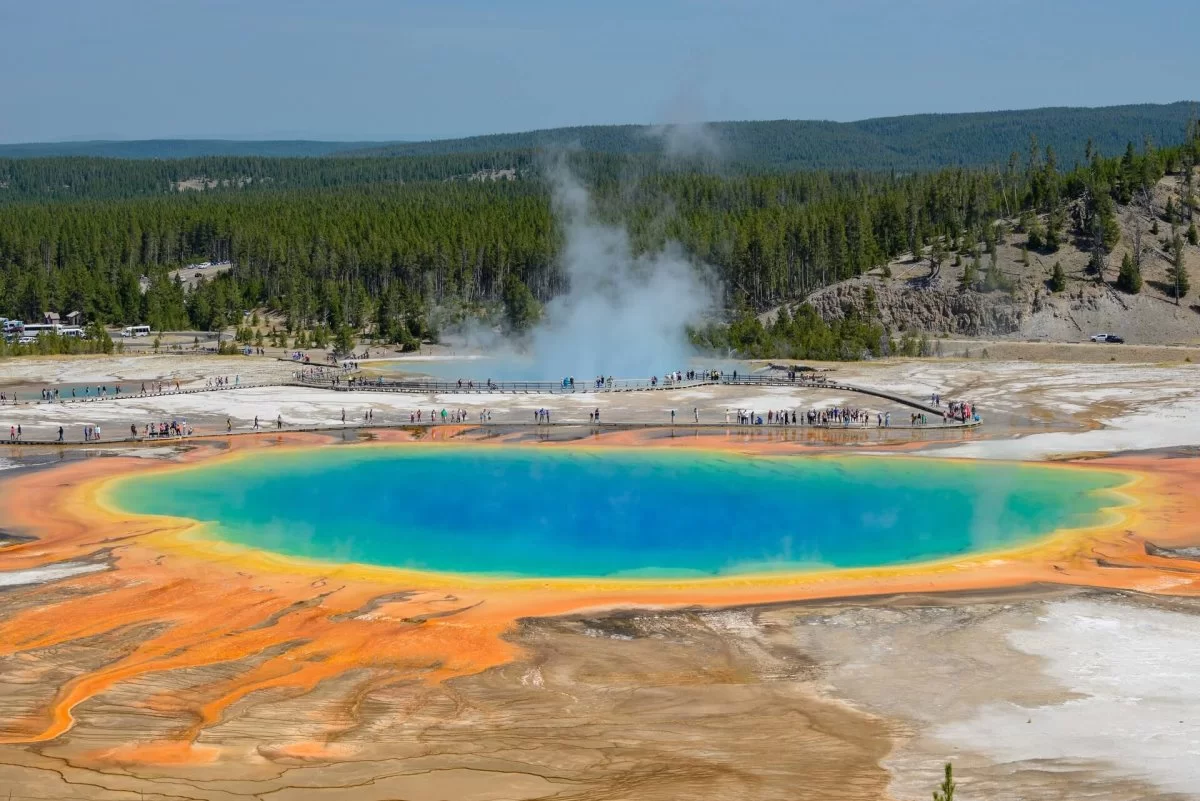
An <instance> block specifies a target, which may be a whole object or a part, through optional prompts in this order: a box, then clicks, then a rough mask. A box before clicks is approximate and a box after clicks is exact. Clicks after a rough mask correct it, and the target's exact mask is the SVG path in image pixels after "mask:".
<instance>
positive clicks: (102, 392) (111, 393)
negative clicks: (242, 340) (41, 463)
mask: <svg viewBox="0 0 1200 801" xmlns="http://www.w3.org/2000/svg"><path fill="white" fill-rule="evenodd" d="M228 380H229V379H228V378H225V379H216V380H215V382H214V380H212V379H210V380H209V382H208V383H207V384H206V387H207V388H208V389H219V388H222V387H225V386H229V385H230V384H228V383H218V382H228ZM179 391H180V383H179V381H178V380H177V379H169V380H166V381H151V382H150V385H149V386H147V385H146V382H145V381H143V382H142V383H141V389H140V390H139V391H138V395H141V396H148V395H161V394H163V393H165V392H179ZM68 392H69V393H70V394H68ZM38 395H39V400H38V401H37V402H38V403H65V402H68V401H94V400H105V399H108V398H120V397H122V396H124V397H126V398H128V397H132V396H131V394H130V393H129V392H128V391H126V390H125V389H124V388H123V387H122V386H121V385H120V384H114V385H112V386H111V387H110V386H108V385H107V384H97V385H96V386H82V387H80V386H75V387H69V388H67V387H43V388H41V389H40V390H38ZM30 397H31V398H32V395H31V396H30ZM9 402H11V403H13V404H16V403H18V402H20V398H19V397H18V396H17V393H16V391H15V390H4V391H0V403H9ZM33 402H34V401H33V400H28V401H25V403H33Z"/></svg>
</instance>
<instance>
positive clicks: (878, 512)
mask: <svg viewBox="0 0 1200 801" xmlns="http://www.w3.org/2000/svg"><path fill="white" fill-rule="evenodd" d="M1123 481H1124V479H1123V477H1122V476H1121V475H1120V474H1118V473H1111V472H1105V471H1096V470H1075V469H1062V468H1052V467H1045V466H1038V465H1017V464H998V463H987V462H980V463H976V462H961V461H949V460H940V459H932V458H923V459H913V458H890V457H845V458H844V457H811V456H770V457H762V456H742V455H737V454H732V453H726V452H721V451H695V450H665V449H653V448H652V449H644V450H632V449H631V450H626V449H593V450H589V449H582V448H581V449H573V448H539V447H503V446H456V445H415V446H413V445H397V446H369V447H355V446H340V447H326V448H315V449H305V450H294V451H275V452H258V453H252V454H247V455H245V456H240V457H236V458H234V459H231V460H225V461H215V462H212V463H210V464H205V465H199V466H196V467H192V468H185V469H182V470H173V471H163V472H160V473H157V474H155V473H145V474H140V475H135V476H131V477H129V478H126V479H122V480H120V481H118V482H117V483H116V484H115V485H114V487H113V489H112V494H111V496H110V498H111V500H112V501H113V502H114V503H115V504H116V505H117V506H118V507H120V508H123V509H125V510H128V511H132V512H138V513H145V514H159V515H172V516H177V517H185V518H192V519H194V520H197V521H201V522H203V523H204V524H205V531H206V533H207V535H209V536H213V537H217V538H220V539H222V540H226V541H229V542H233V543H238V544H241V545H246V546H251V547H253V548H258V549H265V550H269V551H275V552H278V553H281V554H287V555H291V556H300V557H307V558H312V559H321V560H326V561H332V562H355V563H365V564H372V565H384V566H392V567H400V568H410V569H417V570H428V571H440V572H448V573H465V574H485V575H498V576H525V577H564V578H565V577H619V576H621V577H631V576H632V577H646V578H661V577H679V576H697V577H701V576H719V575H729V574H739V573H760V572H766V571H796V570H807V569H816V568H828V567H867V566H883V565H899V564H907V563H912V562H919V561H924V560H930V559H938V558H942V557H950V556H957V555H961V554H966V553H971V552H980V551H991V550H997V549H1003V548H1010V547H1013V546H1019V545H1023V544H1027V543H1030V542H1032V541H1034V540H1036V539H1038V538H1040V537H1044V536H1047V535H1049V534H1051V533H1053V532H1054V531H1056V530H1059V529H1063V528H1075V527H1082V526H1088V525H1096V524H1098V523H1101V522H1103V521H1104V520H1105V517H1104V510H1105V509H1106V508H1111V507H1113V506H1117V505H1119V504H1120V499H1119V497H1118V496H1117V495H1116V494H1114V493H1112V492H1109V491H1108V490H1111V489H1112V488H1114V487H1116V486H1118V485H1119V484H1121V483H1123Z"/></svg>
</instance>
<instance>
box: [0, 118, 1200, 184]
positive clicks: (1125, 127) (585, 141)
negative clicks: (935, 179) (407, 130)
mask: <svg viewBox="0 0 1200 801" xmlns="http://www.w3.org/2000/svg"><path fill="white" fill-rule="evenodd" d="M1196 115H1197V104H1196V103H1195V102H1190V101H1189V102H1178V103H1170V104H1164V105H1156V104H1141V105H1129V106H1105V107H1100V108H1070V107H1063V108H1040V109H1028V110H1019V111H987V112H978V113H966V114H913V115H906V116H900V117H877V118H873V119H867V120H859V121H857V122H826V121H820V120H767V121H750V122H714V123H708V124H706V125H704V126H703V136H704V141H703V143H702V145H703V147H702V148H701V151H702V152H704V153H708V154H711V153H712V151H713V150H714V149H715V150H716V151H719V155H720V158H721V161H722V162H723V163H724V164H726V165H734V166H741V167H750V168H764V167H765V168H772V169H785V170H791V169H819V170H901V171H911V170H931V169H937V168H940V167H952V166H981V165H994V164H1000V163H1002V162H1004V161H1005V160H1006V159H1008V157H1009V154H1010V153H1012V152H1013V151H1014V150H1016V151H1023V150H1024V149H1025V147H1026V143H1027V142H1028V141H1029V137H1030V135H1035V136H1037V138H1038V140H1039V141H1040V142H1041V143H1042V144H1043V145H1048V146H1050V147H1052V148H1054V150H1055V151H1056V152H1058V153H1060V154H1081V153H1083V149H1084V145H1085V144H1086V142H1087V141H1088V140H1089V139H1090V140H1092V143H1093V145H1094V146H1095V147H1096V148H1097V149H1099V150H1100V152H1102V153H1104V154H1106V155H1115V154H1117V153H1119V152H1120V151H1121V150H1123V149H1124V147H1125V144H1126V142H1130V141H1133V142H1137V143H1139V144H1140V143H1141V142H1142V140H1143V139H1144V138H1145V137H1150V138H1151V139H1153V141H1154V142H1155V143H1157V144H1158V145H1159V146H1167V145H1173V144H1178V143H1179V142H1180V141H1182V131H1183V129H1184V126H1185V125H1186V124H1187V121H1188V120H1189V119H1191V118H1192V117H1193V116H1196ZM661 134H662V130H661V129H659V128H656V127H654V126H645V125H587V126H577V127H569V128H550V129H545V130H539V131H524V132H521V133H505V134H490V135H486V136H471V137H465V138H461V139H441V140H434V141H428V142H387V143H382V142H322V141H305V140H296V141H288V140H281V141H238V140H225V139H149V140H142V141H129V142H120V141H93V142H47V143H30V144H13V145H0V159H24V158H45V157H61V156H76V157H91V158H120V159H199V158H205V157H219V156H234V157H261V158H295V157H320V156H333V155H344V156H347V157H350V158H360V157H370V158H376V157H396V156H447V155H460V154H478V153H492V154H495V153H511V152H514V151H526V152H528V151H539V150H556V149H562V148H570V149H578V150H581V151H586V152H589V153H606V154H613V155H625V156H628V155H632V154H640V155H648V156H649V155H661V154H663V153H664V150H666V149H668V148H669V147H670V145H671V143H672V141H673V140H672V139H671V138H670V137H666V136H663V135H661ZM674 143H675V144H677V145H678V144H683V145H686V144H687V142H682V143H681V142H678V141H675V142H674ZM1075 158H1078V157H1077V156H1075ZM1065 163H1066V164H1067V165H1068V166H1070V165H1072V164H1074V163H1075V162H1074V161H1067V162H1065Z"/></svg>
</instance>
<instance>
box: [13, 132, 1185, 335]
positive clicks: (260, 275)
mask: <svg viewBox="0 0 1200 801" xmlns="http://www.w3.org/2000/svg"><path fill="white" fill-rule="evenodd" d="M1177 138H1179V139H1184V140H1185V144H1184V145H1180V146H1174V147H1168V148H1155V147H1154V146H1153V144H1152V143H1151V142H1149V141H1147V142H1144V143H1142V144H1140V145H1139V146H1138V147H1135V146H1134V145H1133V144H1129V145H1128V146H1127V147H1126V148H1123V150H1124V154H1121V153H1120V152H1118V153H1116V154H1113V155H1111V156H1108V157H1105V156H1103V155H1101V154H1100V152H1099V149H1098V148H1094V147H1091V146H1089V149H1088V151H1087V152H1085V154H1082V155H1081V156H1077V155H1076V154H1067V157H1068V160H1069V161H1070V162H1072V163H1074V162H1075V161H1082V162H1084V163H1085V164H1084V166H1081V167H1074V168H1071V169H1062V167H1061V164H1062V161H1063V160H1062V159H1061V158H1060V157H1059V156H1058V155H1056V153H1055V151H1054V149H1053V148H1049V147H1044V146H1042V145H1041V144H1038V143H1037V142H1036V141H1032V142H1030V141H1027V142H1026V148H1025V150H1024V152H1023V154H1022V155H1020V156H1014V157H1012V158H1009V159H1007V160H1006V161H1005V164H1004V166H1002V167H996V168H987V169H967V168H951V169H944V170H940V171H932V172H917V173H910V174H896V173H890V172H815V171H781V170H762V171H751V170H743V171H729V172H724V173H714V172H706V171H703V170H691V169H683V168H679V167H672V168H664V167H663V166H662V164H661V163H660V162H658V161H656V160H653V159H651V160H645V159H642V158H640V157H637V156H634V157H622V156H612V155H605V154H587V153H582V154H576V155H575V156H574V157H573V160H572V166H573V167H574V168H575V169H576V170H577V171H578V172H579V174H580V175H582V176H583V178H584V180H585V181H586V182H587V183H588V185H589V186H590V187H591V189H592V191H593V196H594V200H595V203H596V206H597V209H598V213H599V215H600V216H601V217H602V218H604V219H606V220H611V221H619V222H621V223H623V224H624V225H626V226H627V227H628V229H629V230H630V233H631V236H632V239H633V242H634V246H635V247H636V248H637V249H639V250H647V249H656V248H659V247H661V246H662V244H663V243H664V242H666V241H667V240H673V241H677V242H679V243H680V244H681V245H682V247H683V248H684V250H685V251H686V252H687V253H688V254H690V255H691V256H692V257H693V258H694V259H695V260H696V261H697V262H703V263H706V264H708V265H711V266H712V267H713V268H714V269H715V270H716V272H717V277H718V278H719V279H720V283H721V285H722V286H723V287H724V289H725V293H726V297H725V302H726V305H727V307H728V308H730V309H731V310H740V314H739V315H738V316H737V319H736V320H735V322H734V325H732V326H728V327H711V328H707V329H705V330H702V331H698V332H697V333H696V336H697V339H698V341H701V342H703V343H706V344H709V345H712V346H714V347H716V348H726V347H729V348H733V349H736V350H740V351H741V352H744V353H750V354H759V353H763V354H765V353H768V352H770V353H775V352H780V351H782V352H784V353H786V354H789V355H795V356H797V357H804V356H810V357H816V356H821V355H826V356H829V355H834V356H841V357H854V356H856V355H860V354H862V353H865V352H877V351H878V349H879V348H880V347H881V345H880V343H881V341H883V340H884V339H885V338H886V337H885V336H884V335H885V334H892V335H899V334H900V332H881V331H879V330H876V329H877V327H876V326H874V325H873V323H872V322H871V321H870V320H851V321H847V322H845V323H842V324H839V327H838V328H837V329H836V330H835V329H831V328H830V327H829V326H826V325H825V324H824V323H823V322H821V321H820V320H819V319H817V318H815V316H814V315H812V314H810V313H809V312H808V311H805V310H804V309H803V308H801V309H800V310H799V311H798V312H797V314H795V315H791V314H789V315H781V317H780V320H779V321H777V323H776V326H775V330H766V329H764V328H763V327H762V326H760V325H758V324H757V321H756V320H754V319H753V317H752V315H751V314H750V313H751V312H753V311H755V310H761V309H763V308H767V307H769V306H771V305H773V304H777V303H779V302H781V301H785V300H786V301H794V300H798V299H802V298H803V297H804V296H805V295H806V294H807V293H809V292H811V291H813V290H815V289H818V288H820V287H823V286H826V285H828V284H830V283H832V282H835V281H838V280H841V279H844V278H847V277H850V276H853V275H857V274H860V273H862V272H863V271H865V270H867V269H870V268H872V267H874V266H878V265H880V264H883V263H886V261H887V260H889V259H891V258H894V257H897V256H899V255H901V254H904V253H906V252H912V251H913V250H914V249H915V248H928V247H932V249H933V251H932V252H933V255H932V258H933V259H934V260H935V261H937V260H939V259H945V258H946V257H947V256H949V255H951V254H954V253H960V254H963V255H965V256H966V257H968V258H973V259H978V257H979V254H980V253H981V252H984V251H987V250H989V249H990V248H991V247H992V246H993V244H994V241H995V237H996V229H995V226H994V222H995V221H996V220H997V219H999V218H1001V217H1015V216H1017V215H1019V214H1020V213H1021V212H1022V211H1038V212H1041V213H1044V214H1048V215H1049V219H1050V225H1049V226H1048V230H1046V231H1043V232H1042V236H1043V237H1044V239H1045V242H1046V247H1048V248H1053V247H1056V244H1055V243H1056V242H1057V241H1058V240H1059V238H1060V237H1062V236H1066V235H1072V236H1076V237H1082V238H1084V239H1089V238H1090V239H1091V240H1093V241H1094V243H1095V248H1096V250H1097V251H1098V252H1099V251H1103V250H1105V249H1107V250H1111V248H1112V247H1113V245H1114V244H1115V240H1114V237H1115V236H1116V235H1117V234H1114V233H1113V232H1114V230H1115V229H1116V228H1117V226H1116V225H1115V224H1114V222H1113V219H1112V215H1113V212H1114V203H1115V202H1116V201H1121V200H1128V199H1129V198H1130V197H1131V196H1132V195H1133V193H1135V192H1137V191H1138V190H1139V189H1140V188H1143V187H1148V186H1151V185H1152V184H1153V183H1154V182H1155V181H1157V180H1158V178H1159V177H1160V176H1161V175H1163V174H1164V172H1167V171H1175V170H1179V169H1181V168H1183V167H1187V166H1190V165H1192V164H1195V163H1197V162H1198V161H1200V136H1198V135H1197V128H1196V127H1195V126H1194V125H1193V126H1192V127H1191V128H1190V131H1189V133H1188V135H1187V136H1186V137H1183V136H1180V137H1177ZM1089 156H1090V158H1088V157H1089ZM489 158H490V156H488V155H471V154H463V155H461V156H451V157H437V158H434V159H427V160H420V159H418V160H408V161H405V160H396V161H395V163H397V164H401V163H403V164H408V165H410V166H408V167H407V169H409V170H412V171H411V172H409V173H406V174H403V175H394V176H393V177H392V178H391V179H386V178H385V179H380V178H379V176H378V173H377V172H375V171H374V168H373V167H372V165H387V164H389V161H388V160H386V159H365V158H364V159H350V160H305V159H297V160H291V161H287V160H279V161H278V164H279V165H281V166H280V169H281V170H285V171H286V172H285V173H279V174H286V175H288V176H290V177H289V178H288V179H287V180H280V181H279V184H280V185H276V186H272V187H270V188H265V189H242V190H234V189H232V188H228V189H219V188H218V189H217V190H214V191H204V192H182V193H181V192H175V191H171V192H168V193H159V194H150V195H145V194H143V193H140V192H139V191H137V190H136V187H137V186H140V185H141V184H140V183H139V182H142V181H144V179H145V176H146V175H159V176H165V177H164V178H163V180H170V177H171V175H182V174H186V173H187V171H188V169H189V167H190V165H187V164H186V162H119V161H104V162H102V163H103V165H104V175H105V182H106V183H104V184H103V185H97V186H91V187H89V188H88V192H86V193H85V195H91V196H87V197H84V198H71V197H68V198H66V199H33V200H30V199H26V200H14V201H10V202H8V203H7V204H4V205H0V315H3V316H8V317H19V318H24V319H35V318H37V317H39V316H40V315H41V313H42V312H43V311H45V310H56V311H60V312H65V311H68V310H75V309H78V310H82V311H83V312H84V313H85V314H86V315H87V318H88V319H90V320H93V321H104V322H107V323H122V324H130V323H135V322H147V323H149V324H150V325H151V326H153V327H154V328H155V329H162V330H178V329H192V328H196V329H204V330H211V329H214V328H218V327H222V326H226V325H231V324H235V323H238V322H239V321H241V319H242V312H243V311H244V310H247V309H251V308H255V307H268V308H270V309H272V310H275V311H278V312H280V313H282V314H283V315H285V316H286V319H287V323H288V327H289V328H290V329H291V330H292V331H294V332H295V331H309V330H313V329H314V328H319V329H320V330H322V331H326V332H328V331H336V332H344V331H345V330H347V329H356V330H360V331H364V330H365V331H370V332H371V333H372V335H374V336H376V337H378V338H381V339H384V340H387V341H391V342H396V343H401V344H413V343H414V342H415V341H416V340H417V339H419V338H422V337H426V336H429V335H431V334H432V333H433V329H434V328H436V326H437V324H438V320H439V319H444V317H445V315H447V314H450V315H461V314H478V315H489V314H490V315H494V316H496V318H499V317H500V316H501V315H500V312H501V310H502V306H503V304H504V302H505V300H506V299H507V300H508V301H509V303H510V304H511V303H513V302H515V301H514V298H516V299H519V300H520V301H521V303H522V304H523V306H527V305H528V304H527V300H528V296H529V295H532V297H533V298H534V299H535V300H536V301H542V302H544V301H546V300H548V299H549V298H551V297H553V296H555V295H556V294H558V293H560V292H561V291H562V290H563V289H564V281H565V278H564V276H563V275H562V273H561V271H560V267H559V265H558V262H557V258H556V256H557V253H558V252H559V248H560V245H561V242H560V237H561V233H560V231H559V229H558V228H557V227H556V222H555V218H554V216H553V210H552V204H551V199H550V192H549V188H548V186H547V183H546V181H545V180H544V178H543V176H542V173H541V170H540V163H539V162H538V160H537V159H536V158H534V157H533V156H532V155H530V154H525V155H522V156H519V158H523V159H525V161H523V162H521V163H522V164H523V165H524V168H523V169H522V170H521V171H519V172H518V173H517V175H516V177H515V178H514V179H513V180H484V181H465V180H463V181H447V180H445V177H447V176H448V175H451V174H463V173H467V174H469V173H470V172H472V171H473V169H474V168H475V167H477V166H479V165H481V164H483V163H486V162H487V161H488V159H489ZM332 161H338V163H339V164H340V165H350V167H345V166H339V167H328V169H329V170H330V172H328V173H327V172H323V170H325V169H326V165H327V164H329V162H332ZM80 163H83V164H90V163H91V161H90V160H79V159H61V160H35V161H30V162H12V163H10V165H9V166H11V164H27V165H30V169H31V170H34V172H31V173H28V174H27V175H34V174H36V170H38V169H41V170H44V171H45V172H46V174H50V173H54V171H56V170H58V171H70V170H71V169H75V168H76V167H77V165H79V164H80ZM253 163H254V161H253V160H248V161H247V162H246V164H244V165H242V168H244V169H246V170H249V169H251V168H252V166H253ZM414 164H415V165H422V166H420V170H428V172H425V173H421V172H420V171H419V170H418V169H417V168H416V167H413V166H411V165H414ZM438 165H440V166H438ZM389 168H390V167H389ZM344 170H350V172H345V171H344ZM353 170H361V173H359V174H358V178H356V179H354V180H351V179H350V178H348V177H347V176H348V175H351V174H353ZM172 171H175V172H172ZM1189 174H1190V173H1189ZM10 175H11V173H10ZM289 182H294V185H293V184H291V183H289ZM139 194H141V195H142V196H139ZM205 260H206V261H232V262H233V264H234V267H233V269H231V270H230V271H228V272H226V273H223V274H221V275H220V276H219V277H216V278H213V279H212V280H208V281H202V282H201V283H200V284H199V285H198V287H197V288H196V289H195V290H193V291H190V292H185V290H184V288H183V286H182V285H181V284H180V283H179V282H178V281H177V280H172V278H171V277H170V272H171V271H172V270H174V269H178V268H180V267H183V266H185V265H187V264H190V263H193V262H197V261H205ZM522 288H524V289H522ZM143 290H144V291H143ZM525 290H527V292H526V291H525Z"/></svg>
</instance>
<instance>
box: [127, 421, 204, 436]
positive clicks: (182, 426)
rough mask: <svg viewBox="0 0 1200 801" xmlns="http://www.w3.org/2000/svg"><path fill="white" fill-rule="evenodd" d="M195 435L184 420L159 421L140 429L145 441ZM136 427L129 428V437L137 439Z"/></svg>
mask: <svg viewBox="0 0 1200 801" xmlns="http://www.w3.org/2000/svg"><path fill="white" fill-rule="evenodd" d="M193 433H195V432H194V431H193V429H192V427H191V426H190V425H188V422H187V421H186V420H172V421H171V422H169V423H168V422H166V421H161V422H158V423H146V425H145V427H144V428H143V429H142V436H144V437H146V438H147V439H167V438H178V437H190V436H192V434H193ZM137 435H138V431H137V426H135V425H131V426H129V436H130V437H132V438H134V439H137Z"/></svg>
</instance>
